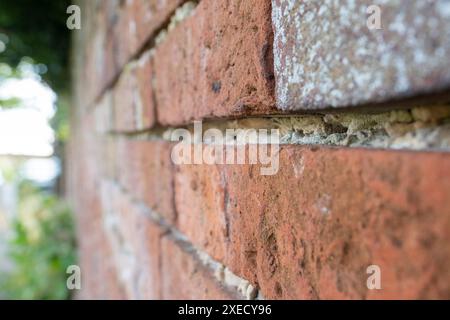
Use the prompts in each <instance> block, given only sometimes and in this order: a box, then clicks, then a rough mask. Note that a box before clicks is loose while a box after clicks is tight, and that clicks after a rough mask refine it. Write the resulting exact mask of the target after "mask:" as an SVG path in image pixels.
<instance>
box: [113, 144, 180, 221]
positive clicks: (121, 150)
mask: <svg viewBox="0 0 450 320" xmlns="http://www.w3.org/2000/svg"><path fill="white" fill-rule="evenodd" d="M117 143H118V145H117V152H118V155H117V158H118V167H119V168H120V170H118V172H117V176H118V180H119V182H120V184H121V185H122V186H124V188H125V189H126V190H127V192H129V193H130V195H131V197H133V198H134V199H137V200H140V201H142V202H144V203H146V204H147V205H148V206H149V207H150V208H151V209H152V210H155V211H156V212H158V213H160V214H161V215H163V216H164V218H165V219H166V220H167V221H170V222H174V221H175V219H176V215H175V210H174V202H173V197H174V195H173V166H172V161H171V159H170V151H171V149H170V144H169V143H167V142H164V141H144V140H129V139H120V140H118V142H117Z"/></svg>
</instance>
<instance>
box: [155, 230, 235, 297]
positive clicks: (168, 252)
mask: <svg viewBox="0 0 450 320" xmlns="http://www.w3.org/2000/svg"><path fill="white" fill-rule="evenodd" d="M161 251H162V252H164V254H163V255H162V268H161V270H162V275H161V281H162V285H163V289H162V298H163V299H171V300H188V299H194V300H198V299H200V300H202V299H208V300H225V299H237V298H239V297H238V296H237V295H234V294H232V293H231V292H228V291H227V289H226V288H224V287H223V286H222V285H220V284H219V283H218V282H217V281H216V280H215V278H214V276H213V275H212V274H211V270H209V269H206V268H205V267H204V266H203V265H202V264H201V263H200V262H199V261H198V260H197V259H196V258H195V257H194V256H193V255H192V253H191V252H188V251H186V250H184V249H182V247H180V245H178V244H176V243H175V242H174V241H173V240H172V239H171V238H169V237H164V238H162V239H161Z"/></svg>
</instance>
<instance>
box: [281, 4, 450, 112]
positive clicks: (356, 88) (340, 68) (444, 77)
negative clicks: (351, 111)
mask: <svg viewBox="0 0 450 320" xmlns="http://www.w3.org/2000/svg"><path fill="white" fill-rule="evenodd" d="M272 3H273V25H274V33H275V42H274V56H275V76H276V88H277V89H276V95H277V106H278V107H279V108H281V109H283V110H311V109H323V108H331V107H335V108H340V107H345V106H355V105H358V104H364V103H376V102H381V101H386V100H389V99H392V98H402V97H407V96H411V95H419V94H423V93H428V92H434V91H440V90H442V89H445V88H448V87H450V69H449V68H448V56H449V55H450V40H449V39H450V4H449V3H448V1H445V0H436V1H408V0H401V1H372V0H361V1H357V2H355V1H349V0H345V1H294V0H289V1H281V0H273V1H272ZM371 5H377V6H378V7H379V8H380V9H381V29H380V30H378V29H369V28H368V25H367V21H368V18H369V16H370V15H369V14H367V13H366V11H367V9H368V8H369V6H371Z"/></svg>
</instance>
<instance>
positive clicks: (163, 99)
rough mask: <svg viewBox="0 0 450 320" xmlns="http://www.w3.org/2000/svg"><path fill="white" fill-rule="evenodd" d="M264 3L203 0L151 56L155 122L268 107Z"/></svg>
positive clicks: (267, 32)
mask: <svg viewBox="0 0 450 320" xmlns="http://www.w3.org/2000/svg"><path fill="white" fill-rule="evenodd" d="M270 8H271V5H270V0H251V1H250V0H249V1H237V0H232V1H228V0H204V1H201V2H200V3H199V5H198V6H197V8H196V9H195V11H194V13H193V14H192V16H190V17H189V18H187V19H186V20H184V21H183V22H182V23H180V24H179V25H178V26H177V27H176V28H175V29H174V30H172V31H171V32H170V33H169V34H168V36H167V38H166V39H165V41H164V42H163V43H162V44H161V45H160V46H159V47H158V48H157V49H156V51H155V76H156V100H157V108H158V120H159V122H161V123H162V124H165V125H167V124H170V125H179V124H182V123H186V122H189V121H191V120H193V119H202V118H211V117H229V116H236V115H244V114H246V115H249V114H263V113H267V112H269V111H270V110H272V107H273V104H274V97H273V90H274V81H273V61H272V60H273V58H272V31H271V30H272V29H271V28H272V27H271V19H270Z"/></svg>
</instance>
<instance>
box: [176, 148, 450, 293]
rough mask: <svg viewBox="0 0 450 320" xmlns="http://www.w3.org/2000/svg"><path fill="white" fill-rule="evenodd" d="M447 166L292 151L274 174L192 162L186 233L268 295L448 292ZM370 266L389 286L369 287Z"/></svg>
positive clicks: (427, 159)
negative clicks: (377, 288)
mask: <svg viewBox="0 0 450 320" xmlns="http://www.w3.org/2000/svg"><path fill="white" fill-rule="evenodd" d="M449 161H450V158H449V156H448V155H446V154H442V155H440V154H426V153H409V152H406V153H397V152H389V151H369V150H364V149H360V150H337V149H326V148H325V149H319V150H316V149H310V148H301V147H296V146H289V147H285V148H283V149H282V150H281V152H280V171H279V173H278V174H277V175H275V176H267V177H264V176H260V175H259V174H258V172H259V168H258V167H257V166H226V165H225V166H216V167H213V168H210V167H208V166H205V167H204V168H199V166H186V167H184V168H183V169H182V170H179V171H178V173H177V175H178V176H177V178H176V181H177V192H176V193H177V209H178V212H179V215H180V216H179V221H180V222H181V221H182V222H183V224H182V225H181V226H180V228H185V229H184V232H186V233H187V235H189V238H190V239H192V241H193V242H194V243H195V244H196V245H197V246H200V247H201V248H203V249H204V250H206V251H207V252H208V253H210V254H211V255H212V256H213V257H214V258H216V259H218V260H220V261H222V262H223V263H224V264H226V265H227V266H229V267H230V268H231V269H232V270H233V271H234V272H236V273H237V274H238V275H240V276H242V277H244V278H246V279H249V280H251V281H253V282H254V283H258V284H259V285H260V287H261V289H262V293H263V295H264V296H265V297H266V298H273V299H278V298H285V299H286V298H287V299H317V298H321V299H335V298H346V299H347V298H352V299H362V298H405V299H407V298H433V297H448V296H450V289H449V287H448V283H447V284H444V283H443V282H441V281H439V280H438V279H437V278H434V277H436V276H438V275H439V277H442V278H445V279H447V278H448V276H449V274H448V272H447V268H446V264H447V263H442V262H443V261H449V259H450V251H449V249H448V248H447V246H446V243H447V241H448V239H449V238H448V237H449V231H450V219H449V217H450V211H449V208H450V202H449V199H450V198H449V197H448V190H449V187H450V186H449V185H448V183H447V181H445V180H443V179H440V178H439V177H445V176H447V175H448V174H450V172H449V168H450V163H449ZM214 180H215V181H214ZM188 181H196V183H197V184H198V187H195V186H194V187H192V184H191V185H190V186H189V183H188ZM208 186H215V189H214V187H213V189H211V188H210V187H208ZM212 193H214V194H216V196H214V197H213V196H211V194H212ZM183 194H187V195H189V196H186V197H183V196H181V197H179V195H183ZM220 199H222V200H224V203H223V204H222V203H221V200H220ZM197 204H201V205H200V206H199V205H197ZM192 208H193V209H194V210H190V209H192ZM183 215H188V217H183ZM205 228H206V229H205ZM199 230H204V232H199ZM372 264H375V265H379V266H380V267H381V270H382V277H383V280H382V281H383V282H382V284H383V290H380V291H377V290H375V291H370V290H368V289H367V287H366V280H367V277H368V275H367V274H366V268H367V267H368V266H370V265H372ZM433 275H434V276H433Z"/></svg>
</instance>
